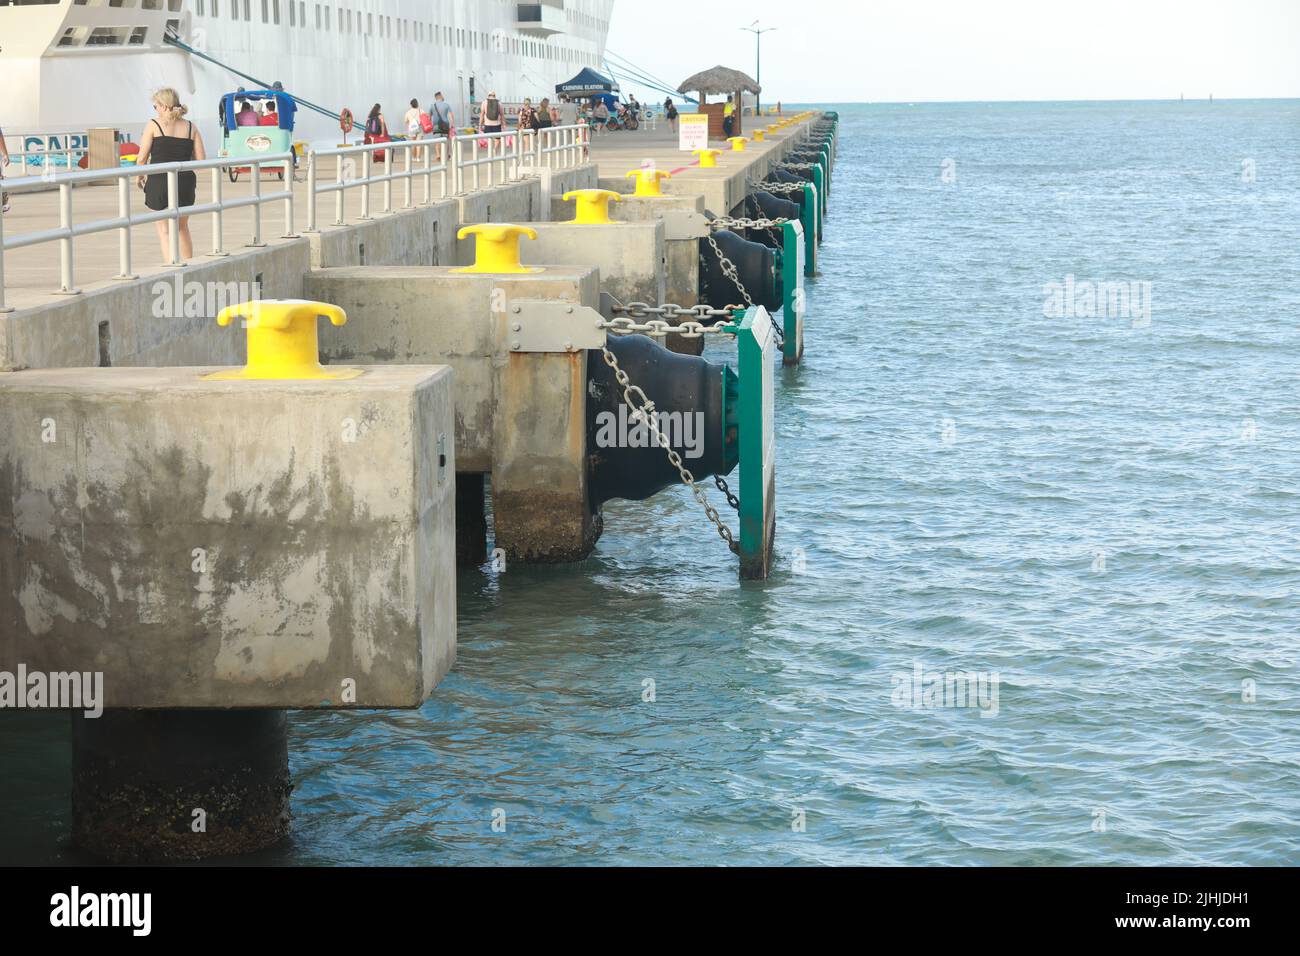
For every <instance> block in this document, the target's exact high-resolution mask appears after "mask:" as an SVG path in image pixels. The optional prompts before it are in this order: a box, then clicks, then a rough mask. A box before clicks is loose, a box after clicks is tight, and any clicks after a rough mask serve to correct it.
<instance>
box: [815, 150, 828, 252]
mask: <svg viewBox="0 0 1300 956" xmlns="http://www.w3.org/2000/svg"><path fill="white" fill-rule="evenodd" d="M812 174H813V185H814V186H816V187H817V195H818V197H820V199H821V203H820V205H819V206H818V209H817V241H818V242H821V241H822V239H823V233H824V232H825V228H826V227H825V221H826V176H825V174H823V173H822V168H821V166H814V167H813V171H812Z"/></svg>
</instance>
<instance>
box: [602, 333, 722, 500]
mask: <svg viewBox="0 0 1300 956" xmlns="http://www.w3.org/2000/svg"><path fill="white" fill-rule="evenodd" d="M608 347H609V350H610V351H611V352H613V353H614V356H615V357H616V358H617V359H618V364H619V367H620V368H621V369H623V371H624V372H626V373H627V376H628V379H629V381H630V382H631V383H632V384H633V385H636V386H639V387H640V388H641V389H642V391H644V392H645V394H646V396H647V397H648V398H650V400H651V401H653V402H654V403H655V411H656V413H668V414H669V416H670V417H669V418H668V419H667V420H666V422H665V423H666V424H667V425H668V431H667V436H668V438H669V440H670V441H673V443H674V444H673V450H674V451H676V452H677V453H678V454H679V455H681V456H682V464H683V465H685V467H686V468H687V469H688V470H689V471H690V472H691V474H692V476H693V477H694V478H695V479H696V480H697V481H699V480H702V479H706V478H709V477H711V476H713V475H726V474H729V473H730V472H731V471H732V470H733V469H734V468H735V466H736V462H737V461H738V460H739V442H738V438H737V430H736V424H735V409H734V405H735V395H734V388H729V387H728V383H729V378H728V372H729V370H728V369H727V368H726V367H725V366H723V365H716V364H714V363H713V362H709V361H706V360H705V359H703V358H701V357H699V356H697V355H680V354H678V353H676V352H670V351H668V349H666V348H664V347H663V346H662V345H660V344H659V343H658V342H656V341H654V340H653V339H651V338H650V337H649V336H646V335H610V336H609V342H608ZM731 378H732V379H734V375H733V376H731ZM634 394H635V393H634ZM697 412H699V413H701V414H699V415H696V414H695V413H697ZM674 413H676V414H674ZM631 414H632V409H630V408H628V407H627V404H626V402H625V401H624V398H623V389H622V388H621V387H620V386H619V384H618V382H617V380H616V379H615V377H614V370H613V369H612V368H610V367H609V366H608V365H606V364H605V359H604V356H603V354H602V353H601V352H599V351H597V350H591V351H590V352H589V353H588V357H587V462H588V471H587V474H588V488H589V493H590V498H591V503H592V505H593V506H598V505H600V504H603V503H604V502H606V501H609V500H610V499H611V498H626V499H628V500H631V501H641V500H643V499H645V498H649V497H650V496H651V495H654V494H656V493H657V492H660V491H662V490H663V489H665V488H668V487H670V486H672V485H676V484H680V483H681V480H682V479H681V474H680V473H679V472H678V471H677V469H676V468H675V467H673V464H672V462H670V461H669V460H668V453H667V452H666V451H664V449H663V448H661V447H659V446H658V445H655V444H654V442H653V438H652V437H651V435H650V433H649V429H639V430H636V431H634V429H635V427H636V425H635V422H633V421H632V417H631ZM661 421H664V420H662V419H661ZM625 439H627V440H625ZM632 441H637V442H640V441H644V443H645V444H644V446H642V447H631V442H632Z"/></svg>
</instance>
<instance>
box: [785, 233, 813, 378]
mask: <svg viewBox="0 0 1300 956" xmlns="http://www.w3.org/2000/svg"><path fill="white" fill-rule="evenodd" d="M781 240H782V247H783V248H782V251H783V253H784V260H785V261H784V264H783V265H782V268H781V280H782V282H781V298H782V303H781V322H782V332H783V333H784V342H783V344H782V346H781V362H782V364H784V365H797V364H798V363H799V360H800V359H801V358H802V357H803V320H804V309H805V307H806V305H807V297H806V296H805V295H804V288H803V279H804V261H803V260H804V240H803V226H802V225H801V224H800V223H799V222H797V221H791V222H787V223H784V224H783V225H782V226H781Z"/></svg>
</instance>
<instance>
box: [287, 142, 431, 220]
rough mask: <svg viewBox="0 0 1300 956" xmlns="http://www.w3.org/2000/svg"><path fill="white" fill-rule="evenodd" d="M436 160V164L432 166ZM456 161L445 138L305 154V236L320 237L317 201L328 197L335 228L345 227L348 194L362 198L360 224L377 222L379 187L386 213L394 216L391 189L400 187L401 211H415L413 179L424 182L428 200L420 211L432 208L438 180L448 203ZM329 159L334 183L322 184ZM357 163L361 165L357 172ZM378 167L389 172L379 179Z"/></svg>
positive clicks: (320, 150) (322, 150) (313, 151)
mask: <svg viewBox="0 0 1300 956" xmlns="http://www.w3.org/2000/svg"><path fill="white" fill-rule="evenodd" d="M380 152H383V153H384V158H383V160H382V161H380V160H378V159H377V154H378V153H380ZM398 153H401V154H402V168H401V169H398V168H397V165H398V162H397V155H398ZM435 155H436V156H437V162H435V161H434V157H435ZM452 155H453V153H452V150H451V149H449V148H448V146H447V137H445V136H436V137H434V138H433V139H418V140H395V141H393V142H388V143H381V144H369V145H367V144H362V145H360V146H342V147H339V148H337V149H318V150H312V151H311V152H310V153H308V154H307V231H308V232H316V231H318V225H317V214H316V204H317V197H318V196H322V195H328V194H329V193H333V194H334V223H333V224H334V225H336V226H342V225H345V224H346V216H347V210H346V204H345V202H344V199H345V194H346V193H347V191H348V190H349V189H357V190H358V191H359V192H360V193H361V216H360V218H361V219H362V220H367V219H371V218H373V217H372V216H371V215H370V190H371V187H372V186H375V185H382V186H383V187H384V188H383V210H382V211H383V212H386V213H390V212H392V211H393V183H395V182H401V183H402V188H403V199H402V208H403V209H410V208H412V207H413V205H414V203H413V201H412V198H411V183H412V181H413V180H415V179H420V180H422V181H423V185H424V198H423V200H421V205H428V204H429V203H431V202H432V201H433V180H434V177H435V176H436V177H437V178H438V198H439V199H446V198H447V196H448V195H449V193H450V191H451V190H452V189H453V188H454V176H455V166H454V165H453V159H452ZM331 156H332V157H334V173H335V175H334V182H332V183H325V184H322V183H321V182H320V181H319V175H320V173H319V170H320V166H321V162H322V161H323V160H327V159H329V158H330V157H331ZM358 163H360V169H359V170H358V167H357V164H358ZM417 164H418V165H417ZM377 165H382V166H383V167H384V170H385V171H384V172H382V173H377V172H376V171H375V167H376V166H377Z"/></svg>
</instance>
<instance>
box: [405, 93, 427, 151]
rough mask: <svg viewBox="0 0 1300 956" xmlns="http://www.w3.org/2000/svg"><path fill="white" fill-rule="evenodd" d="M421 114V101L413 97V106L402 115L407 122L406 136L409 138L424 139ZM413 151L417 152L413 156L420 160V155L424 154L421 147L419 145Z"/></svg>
mask: <svg viewBox="0 0 1300 956" xmlns="http://www.w3.org/2000/svg"><path fill="white" fill-rule="evenodd" d="M420 115H421V114H420V101H419V100H417V99H412V100H411V108H410V109H409V110H407V111H406V115H405V116H403V117H402V119H403V121H404V122H405V123H406V138H407V139H409V140H421V139H424V126H423V124H422V123H421V121H420ZM412 152H413V153H414V154H415V155H414V156H413V157H412V158H413V159H415V160H416V161H417V162H418V161H419V160H420V157H421V156H422V155H423V154H422V153H421V152H420V148H419V147H418V146H417V147H416V148H415V149H414V150H412Z"/></svg>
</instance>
